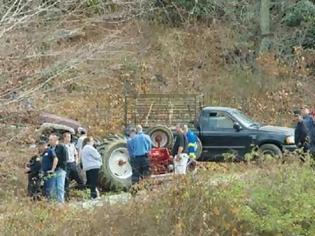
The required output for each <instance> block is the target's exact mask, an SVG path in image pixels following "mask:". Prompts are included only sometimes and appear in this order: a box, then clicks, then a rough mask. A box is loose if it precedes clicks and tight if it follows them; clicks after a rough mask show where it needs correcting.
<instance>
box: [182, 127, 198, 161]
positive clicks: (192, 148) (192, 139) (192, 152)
mask: <svg viewBox="0 0 315 236" xmlns="http://www.w3.org/2000/svg"><path fill="white" fill-rule="evenodd" d="M184 134H185V135H186V140H187V154H188V156H189V158H191V159H193V160H195V159H196V152H197V147H198V146H197V142H198V137H197V136H196V135H195V134H194V133H193V132H192V131H191V130H189V128H188V126H187V125H184Z"/></svg>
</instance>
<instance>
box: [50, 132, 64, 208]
mask: <svg viewBox="0 0 315 236" xmlns="http://www.w3.org/2000/svg"><path fill="white" fill-rule="evenodd" d="M49 143H50V146H51V147H50V148H51V151H52V152H53V156H54V158H53V164H52V169H51V170H50V171H48V173H49V174H51V181H52V187H53V190H54V191H53V194H52V198H53V199H55V200H56V201H57V202H58V203H64V200H65V180H66V169H67V159H68V153H67V150H66V148H65V146H64V145H62V144H58V137H57V135H56V134H51V135H50V136H49Z"/></svg>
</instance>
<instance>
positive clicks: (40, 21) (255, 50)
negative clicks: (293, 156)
mask: <svg viewBox="0 0 315 236" xmlns="http://www.w3.org/2000/svg"><path fill="white" fill-rule="evenodd" d="M261 1H262V2H263V0H261ZM266 2H268V3H269V4H270V5H269V7H268V9H269V13H270V21H271V23H270V27H269V28H270V29H269V31H270V32H269V31H268V33H266V34H265V33H262V32H261V31H262V29H264V26H261V24H262V22H263V20H262V19H261V18H260V10H261V6H260V1H258V0H233V1H216V0H209V1H203V0H200V1H186V0H174V1H169V0H148V1H147V0H135V1H125V0H103V1H101V0H77V1H54V0H51V1H35V0H30V1H24V0H18V1H2V2H1V1H0V4H1V5H0V71H1V73H0V82H1V84H0V101H1V111H0V132H1V136H0V137H1V138H0V160H1V163H0V185H1V188H0V199H2V200H3V203H4V204H0V218H1V219H2V218H3V217H2V215H1V214H2V213H3V212H7V211H14V209H15V208H14V207H15V206H16V204H17V202H20V203H19V204H20V205H18V206H17V208H18V209H19V212H20V214H21V215H22V216H23V217H27V216H30V214H31V213H30V212H31V211H32V208H31V207H29V204H30V203H29V202H28V201H27V200H26V197H25V186H26V177H25V175H24V173H23V167H24V163H25V162H26V160H28V159H29V157H30V156H31V155H32V154H33V153H34V152H35V150H34V149H32V148H30V145H31V144H34V143H35V139H36V137H35V129H36V128H37V127H38V121H37V119H38V115H39V114H40V113H41V112H50V113H54V114H57V115H62V116H66V117H69V118H72V119H75V120H78V121H80V122H81V123H82V124H83V125H85V126H86V127H88V128H89V130H90V133H91V134H92V135H95V136H104V135H106V134H108V133H120V132H122V130H123V128H124V127H123V118H124V116H123V114H124V110H123V104H124V95H125V94H126V93H127V94H137V93H181V94H185V93H187V94H189V93H196V94H204V96H205V102H206V104H208V105H214V106H229V107H235V108H238V109H241V110H242V111H244V112H245V113H246V114H248V115H250V116H251V117H253V118H254V119H256V120H258V121H261V122H263V123H268V124H274V125H282V126H292V125H293V122H292V110H294V109H296V108H299V107H301V106H302V105H305V104H306V105H308V106H309V107H311V108H315V107H314V99H315V94H314V92H313V91H314V90H315V2H314V0H313V1H306V0H300V1H293V0H270V1H266ZM266 39H268V45H269V46H268V47H267V49H266V50H263V51H262V50H261V48H262V46H261V45H262V41H264V40H266ZM278 165H279V166H281V163H278V162H277V163H276V164H275V166H278ZM216 168H217V169H216ZM221 168H222V167H221V166H220V165H218V166H216V165H215V167H214V169H215V170H214V171H213V172H211V173H221V170H222V169H221ZM251 168H252V169H253V171H252V172H251V174H253V175H254V176H256V174H257V173H258V174H257V176H264V173H263V172H261V170H260V169H263V170H265V169H264V168H266V169H267V171H266V173H267V174H266V175H267V176H269V177H270V176H271V177H270V178H273V177H275V176H277V177H279V175H277V174H276V173H275V170H274V167H272V165H269V164H266V166H264V165H262V166H258V167H257V166H251ZM279 168H280V167H279ZM281 168H282V170H283V171H282V172H281V173H282V174H283V176H285V169H284V167H281ZM285 168H289V170H290V173H289V174H288V175H290V178H292V179H293V178H294V177H293V174H292V173H293V170H296V171H297V172H298V173H299V175H301V176H302V177H303V176H304V175H303V173H304V172H303V171H304V170H303V169H302V168H300V167H298V164H296V166H295V164H294V166H293V167H291V166H290V165H289V166H288V167H287V166H286V167H285ZM290 168H293V169H290ZM231 169H232V170H231ZM235 169H236V172H242V171H243V170H247V167H244V166H241V167H240V169H238V167H237V166H236V167H235V166H234V165H233V167H232V168H230V167H227V172H229V171H230V170H231V172H234V171H235ZM310 171H311V170H309V169H307V171H306V172H307V173H306V174H310ZM205 176H206V175H205ZM205 176H203V177H201V179H200V182H199V184H201V183H202V181H203V180H204V178H206V177H205ZM304 177H305V176H304ZM255 178H258V177H255ZM279 178H281V177H279ZM183 181H184V182H183V183H184V186H187V185H188V184H189V181H191V180H183ZM185 181H188V183H187V182H185ZM246 181H247V180H246ZM248 181H249V182H250V180H248ZM279 182H281V181H280V180H279ZM251 184H253V183H252V182H251ZM268 184H269V183H266V182H263V183H262V185H263V186H264V187H265V188H266V189H267V186H268ZM312 184H313V183H312ZM275 186H276V184H275ZM172 187H174V189H173V188H172V190H171V192H169V191H168V190H165V189H163V190H162V191H161V192H160V193H159V194H160V195H157V196H161V198H163V196H167V197H170V198H172V199H173V200H174V201H175V202H173V203H174V204H175V205H176V206H177V204H178V202H176V197H174V196H176V194H177V192H176V191H179V192H180V193H178V194H179V195H180V196H183V199H181V200H182V201H185V197H184V196H185V195H184V193H183V192H181V191H182V189H177V188H176V186H172ZM198 187H200V186H199V185H198V186H197V187H196V188H197V189H193V191H197V192H196V193H194V192H193V193H192V195H193V197H192V198H194V199H195V200H196V199H197V197H196V194H199V193H200V192H199V191H203V190H204V189H203V188H202V187H200V188H198ZM221 187H222V188H224V189H225V188H226V186H221ZM254 187H257V186H256V185H255V186H254ZM295 187H296V188H298V186H295ZM240 188H241V189H242V190H240V191H244V194H246V193H248V191H250V190H249V189H247V188H246V187H244V186H242V187H240ZM257 188H258V187H257ZM173 190H174V191H173ZM260 190H261V189H260ZM172 191H173V192H172ZM207 191H212V187H210V189H207ZM234 191H238V189H229V190H228V192H229V194H233V193H235V192H234ZM283 191H284V192H285V191H286V190H283ZM307 191H308V193H312V190H311V189H308V190H307ZM231 192H232V193H231ZM150 194H152V193H150ZM164 194H165V195H164ZM238 194H239V195H238V196H239V197H240V195H241V193H240V192H238ZM242 194H243V192H242ZM248 194H249V195H251V194H254V193H252V192H250V193H248ZM210 195H211V194H210ZM210 195H209V198H212V197H213V196H212V195H211V196H210ZM150 196H151V195H150ZM189 196H190V195H189ZM221 197H222V196H221ZM214 199H216V198H215V196H214ZM240 199H241V197H240ZM221 200H222V199H219V200H218V201H221ZM136 203H137V202H135V203H134V202H133V203H132V204H131V205H128V209H137V210H139V211H141V209H138V208H137V207H135V205H134V204H136ZM149 203H152V201H148V202H146V204H147V205H146V206H147V208H146V209H147V210H143V212H142V213H143V214H142V216H145V215H146V214H148V215H150V214H151V213H152V212H154V214H157V212H156V209H158V207H159V206H158V205H154V208H150V207H149V205H150V204H149ZM164 203H165V202H157V203H156V204H162V205H163V206H164V207H165V206H167V207H170V205H168V204H166V205H164ZM243 203H244V202H243V201H241V200H240V202H234V203H231V204H232V205H233V204H236V205H237V204H243ZM6 204H7V205H6ZM190 204H191V203H190ZM255 204H256V202H255ZM312 204H313V202H311V203H310V205H312ZM26 206H27V207H26ZM234 206H235V205H233V207H232V208H233V209H234ZM24 207H25V209H26V210H25V211H23V208H24ZM207 207H213V205H212V204H209V205H207ZM257 207H258V206H257ZM296 207H297V206H296ZM21 209H22V210H21ZM206 209H207V208H204V209H203V210H204V211H206ZM181 210H182V209H181ZM224 210H225V209H223V211H224ZM243 210H244V209H243ZM35 211H36V214H37V215H36V216H35V218H33V217H30V218H31V219H33V220H34V221H37V220H38V221H42V222H44V223H47V221H48V219H50V218H51V217H52V216H53V215H54V214H55V213H56V214H59V213H60V214H63V212H62V211H63V210H59V209H57V210H56V209H51V207H50V206H44V204H43V205H41V206H39V207H37V208H36V209H35ZM59 211H60V212H59ZM64 211H65V213H64V214H65V215H67V216H75V215H76V214H79V213H78V212H76V211H74V212H73V211H72V210H71V209H70V210H69V209H66V210H64ZM110 211H113V212H111V213H113V214H114V215H115V217H116V216H117V217H118V216H119V215H120V214H122V212H121V211H123V208H121V209H120V208H117V209H116V208H110ZM135 211H136V210H135ZM228 211H229V210H228ZM130 212H131V213H130V216H129V217H134V216H135V215H134V212H133V211H132V210H130ZM244 212H245V210H244ZM244 212H243V213H244ZM293 212H294V211H293ZM232 213H233V212H232ZM89 214H92V213H89ZM97 214H98V216H99V217H103V218H104V219H106V222H107V223H108V224H109V225H111V227H113V228H111V231H108V232H111V233H113V234H112V235H115V229H114V228H115V224H113V223H110V222H109V221H107V219H108V215H104V214H103V213H102V212H98V213H97ZM159 214H160V216H163V213H161V212H160V213H159ZM181 214H183V215H182V217H183V218H185V216H184V215H185V214H188V210H187V209H186V208H185V209H184V210H183V211H182V212H181ZM214 214H215V215H216V213H214ZM222 214H224V213H222V212H220V213H218V214H217V216H220V217H221V216H222ZM233 214H234V213H233ZM279 214H280V213H279ZM301 214H302V213H301ZM312 214H313V213H312ZM236 215H237V214H236ZM168 216H169V217H170V218H167V219H170V220H172V221H173V220H174V217H175V215H172V214H171V215H168ZM209 217H210V216H208V215H206V216H205V218H204V219H205V222H206V223H207V224H210V223H213V224H214V225H215V226H217V227H219V226H218V225H217V224H218V223H217V222H213V221H211V220H209V219H210V218H211V217H210V218H209ZM222 217H223V216H222ZM303 217H304V216H303ZM118 218H119V217H118ZM118 218H115V219H118ZM218 218H219V217H218ZM232 218H233V217H232ZM249 218H250V217H249ZM305 218H307V217H306V216H305ZM128 219H129V218H122V219H121V220H120V221H119V222H120V224H124V222H123V220H126V221H128ZM144 219H145V217H143V218H141V217H140V218H139V221H138V222H137V223H136V226H133V225H128V227H131V228H132V227H137V226H138V227H139V225H144V222H142V220H144ZM196 219H197V218H196ZM196 219H195V220H196ZM233 219H234V220H235V218H233ZM246 219H248V218H246ZM255 219H256V218H255ZM307 219H308V218H307ZM20 220H21V221H20ZM77 220H78V221H76V222H69V221H67V220H65V219H63V222H64V223H65V224H69V225H71V227H70V228H69V230H70V229H72V227H74V226H73V225H78V224H80V222H81V223H82V219H81V220H80V219H77ZM150 220H151V223H152V222H154V224H158V223H157V222H164V223H166V222H165V221H160V220H161V219H153V218H152V219H151V218H150ZM154 220H158V221H157V222H155V221H154ZM198 220H200V219H199V218H198ZM198 220H197V221H198ZM238 220H239V221H237V220H235V222H234V223H235V224H240V225H242V223H244V222H243V221H242V219H238ZM175 221H176V222H177V223H178V225H176V227H179V228H178V229H177V228H176V230H175V231H172V233H170V234H172V235H184V234H182V232H183V231H181V230H185V229H187V228H185V227H183V222H181V219H180V218H179V219H177V220H175ZM184 221H185V220H184ZM197 221H196V222H197ZM309 221H311V222H313V223H314V218H312V217H311V218H310V219H309ZM10 222H11V226H10V227H11V228H6V231H5V232H6V234H7V235H10V234H11V235H12V234H18V233H20V232H18V231H14V228H15V226H16V225H18V226H19V228H18V229H20V230H22V231H21V234H22V235H28V234H29V233H31V230H30V229H31V227H29V226H25V228H23V227H21V225H22V223H23V224H24V223H25V224H30V222H31V221H29V222H28V221H24V220H22V217H21V218H19V217H18V216H14V217H12V218H9V223H10ZM7 223H8V222H7ZM44 223H43V224H44ZM173 223H174V222H173ZM185 223H187V222H186V221H185ZM232 223H233V222H232ZM232 223H231V224H232ZM247 223H248V222H247V221H246V223H244V227H245V228H244V231H242V229H240V228H235V232H244V233H245V232H250V231H252V230H253V229H254V228H252V226H251V225H250V224H249V225H248V224H247ZM291 223H292V222H290V224H291ZM302 223H303V222H302ZM302 223H301V224H302ZM304 223H305V222H304ZM43 224H39V225H37V226H38V229H36V230H42V229H43V228H44V226H43ZM152 224H153V223H152ZM268 224H271V222H268ZM292 224H294V223H292ZM305 224H308V223H307V222H306V223H305ZM94 226H95V227H96V228H98V229H99V226H97V223H95V222H89V230H91V231H93V227H94ZM281 226H282V227H283V228H285V224H283V225H281ZM200 227H201V228H202V229H204V230H205V231H202V232H201V231H200V235H209V234H211V233H212V232H220V231H211V229H209V228H208V229H206V228H203V226H200ZM261 227H263V226H261ZM270 227H271V226H270ZM0 228H1V227H0ZM283 228H282V229H283ZM10 230H11V231H10ZM23 230H24V231H23ZM69 230H67V229H64V228H63V227H60V226H58V227H56V228H50V229H49V231H47V234H57V233H60V234H68V233H69V232H70V231H69ZM137 230H138V229H137ZM137 230H135V231H134V232H139V231H137ZM189 230H191V231H187V232H190V233H191V232H193V229H192V228H189ZM207 230H208V231H207ZM233 230H234V229H233V227H232V226H231V227H228V226H227V231H221V232H225V233H227V232H229V233H231V232H233ZM100 232H101V231H100ZM126 232H127V231H124V230H123V229H121V230H117V231H116V235H121V234H126ZM145 232H146V233H147V234H153V233H157V234H161V235H162V234H163V233H165V232H164V231H163V230H162V231H154V230H153V231H152V232H151V231H150V228H146V231H145ZM255 232H256V233H257V232H258V234H261V233H263V232H264V231H263V230H262V231H259V230H258V231H255ZM268 232H271V234H270V235H274V234H273V233H272V232H275V231H272V227H271V230H270V231H268ZM277 232H278V231H277ZM279 232H280V234H281V231H279ZM292 232H293V234H294V233H295V232H298V233H301V232H302V233H303V232H304V231H303V230H302V231H292ZM32 233H34V232H32ZM86 233H87V232H86ZM89 233H90V234H92V233H91V232H89ZM89 233H87V234H89ZM94 233H96V232H94ZM304 233H305V232H304ZM34 234H36V233H34ZM70 234H71V233H70ZM96 234H97V233H96ZM104 234H106V233H104ZM188 234H189V233H187V235H188ZM218 235H219V233H218ZM232 235H242V233H240V234H237V233H235V234H233V233H232ZM243 235H244V234H243ZM306 235H307V234H306Z"/></svg>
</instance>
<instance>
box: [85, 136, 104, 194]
mask: <svg viewBox="0 0 315 236" xmlns="http://www.w3.org/2000/svg"><path fill="white" fill-rule="evenodd" d="M93 145H94V140H93V138H91V137H87V138H85V139H84V141H83V149H82V151H81V155H80V157H81V159H82V165H83V170H84V171H85V172H86V178H87V185H88V187H89V188H90V190H91V198H92V199H95V198H97V197H98V190H97V182H98V173H99V170H100V168H101V166H102V157H101V155H100V154H99V152H98V151H97V150H96V149H95V148H94V146H93Z"/></svg>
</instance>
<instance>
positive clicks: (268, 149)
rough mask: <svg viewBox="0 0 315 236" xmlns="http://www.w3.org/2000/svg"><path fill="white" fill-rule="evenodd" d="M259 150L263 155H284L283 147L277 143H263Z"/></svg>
mask: <svg viewBox="0 0 315 236" xmlns="http://www.w3.org/2000/svg"><path fill="white" fill-rule="evenodd" d="M259 151H260V152H261V154H263V155H268V154H269V155H270V156H272V157H282V151H281V149H280V148H279V147H278V146H277V145H275V144H263V145H261V146H260V147H259Z"/></svg>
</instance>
